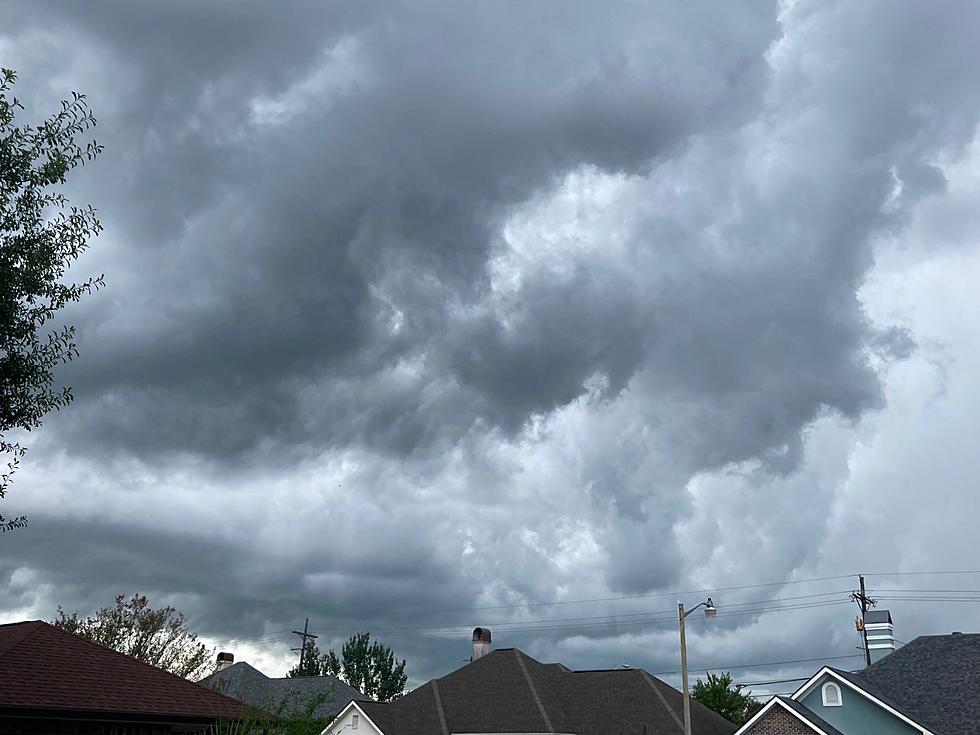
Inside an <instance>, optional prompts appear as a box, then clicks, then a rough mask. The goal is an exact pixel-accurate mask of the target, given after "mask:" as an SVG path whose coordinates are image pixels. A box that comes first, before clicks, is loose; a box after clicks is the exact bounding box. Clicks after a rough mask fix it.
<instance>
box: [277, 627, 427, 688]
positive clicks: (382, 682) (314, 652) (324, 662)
mask: <svg viewBox="0 0 980 735" xmlns="http://www.w3.org/2000/svg"><path fill="white" fill-rule="evenodd" d="M323 674H333V675H334V676H337V677H339V678H340V679H342V680H343V681H345V682H347V683H348V684H349V685H350V686H352V687H354V688H355V689H357V690H359V691H360V692H361V693H363V694H366V695H367V696H369V697H372V698H373V699H376V700H378V701H379V702H390V701H391V700H393V699H397V698H398V697H400V696H401V695H402V694H404V692H405V683H406V682H407V681H408V676H407V675H406V674H405V660H404V659H402V660H401V661H398V660H397V659H396V658H395V654H394V653H393V652H392V650H391V649H390V648H388V646H386V645H384V644H383V643H381V642H380V641H375V642H374V643H372V642H371V634H370V633H357V634H356V635H353V636H351V637H350V638H349V639H348V641H347V642H346V643H345V644H344V645H343V647H342V648H341V649H340V656H337V654H336V653H335V652H334V651H332V650H331V651H327V653H326V654H324V655H322V656H321V655H320V651H319V649H318V648H317V647H316V644H314V643H309V644H307V647H306V649H305V650H304V652H303V656H302V660H301V662H300V663H299V664H297V665H296V666H295V667H293V668H292V669H291V670H290V671H289V673H288V674H287V676H321V675H323Z"/></svg>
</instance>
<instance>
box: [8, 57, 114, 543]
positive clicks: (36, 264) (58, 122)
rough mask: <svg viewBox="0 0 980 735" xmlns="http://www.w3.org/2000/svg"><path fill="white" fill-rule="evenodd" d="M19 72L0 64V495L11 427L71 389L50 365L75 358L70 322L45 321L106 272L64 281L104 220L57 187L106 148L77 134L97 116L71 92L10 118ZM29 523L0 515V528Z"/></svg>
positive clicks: (16, 451)
mask: <svg viewBox="0 0 980 735" xmlns="http://www.w3.org/2000/svg"><path fill="white" fill-rule="evenodd" d="M16 80H17V74H16V72H14V71H13V70H11V69H0V454H2V455H4V456H5V457H7V460H6V462H7V469H6V471H5V472H3V473H2V474H0V498H2V497H3V496H4V495H5V494H6V491H7V488H8V487H9V485H10V480H11V476H12V475H13V474H14V472H15V471H16V469H17V464H18V462H19V460H20V458H21V457H23V456H24V452H25V448H24V447H23V446H21V445H20V444H19V443H18V442H16V441H9V440H8V439H7V435H8V432H10V431H11V430H14V429H21V430H24V431H31V430H32V429H36V428H37V427H39V426H40V425H41V420H42V419H43V418H44V416H45V415H46V414H47V413H49V412H50V411H54V410H57V409H59V408H61V407H63V406H65V405H67V404H68V403H70V402H71V400H72V394H71V389H70V388H67V387H62V388H55V387H54V374H53V371H54V368H55V366H57V365H58V364H60V363H65V362H68V361H69V360H71V359H72V358H73V357H75V356H77V354H78V350H77V348H76V346H75V328H74V327H72V326H63V327H60V328H58V329H54V330H50V331H48V330H47V329H45V326H44V325H45V324H47V323H48V322H50V321H51V320H52V319H53V318H54V317H55V315H56V314H57V313H58V311H60V310H61V309H62V308H64V307H65V306H66V305H67V304H69V303H70V302H73V301H78V300H79V299H80V298H81V297H82V296H83V295H85V294H88V293H91V292H92V291H93V290H96V289H98V288H99V287H100V286H101V285H102V276H99V277H98V278H90V279H88V280H87V281H84V282H82V283H72V282H70V281H65V279H64V275H65V272H66V270H67V269H68V267H69V266H70V265H71V264H72V262H74V261H75V260H78V258H79V256H80V255H81V254H82V253H83V252H84V251H85V249H86V248H87V247H88V240H89V238H91V237H92V236H94V235H97V234H98V233H99V232H100V231H101V229H102V225H101V224H100V223H99V220H98V219H96V216H95V210H93V209H92V207H91V206H88V207H83V208H78V207H69V205H68V199H67V197H66V196H65V195H64V194H62V193H61V192H59V191H58V190H57V188H58V187H59V186H62V185H64V184H65V181H66V177H67V175H68V172H69V171H71V170H72V169H73V168H75V167H76V166H78V165H79V164H83V163H85V162H86V161H90V160H92V159H94V158H95V157H96V156H97V155H98V154H99V153H100V152H101V151H102V146H100V145H98V144H97V143H95V142H94V141H91V142H89V143H86V144H84V145H83V144H81V143H79V142H76V139H77V138H78V137H80V136H82V135H83V134H84V133H86V132H87V131H88V130H89V129H91V128H92V127H94V126H95V117H94V116H93V115H92V113H91V111H90V110H89V109H88V104H87V103H86V101H85V97H84V96H83V95H80V94H77V93H73V94H72V98H71V99H70V100H65V101H63V102H62V103H61V110H60V111H59V112H57V113H55V114H54V115H52V116H51V117H49V118H48V119H47V120H45V121H44V122H43V123H41V124H40V125H38V126H36V127H35V126H33V125H16V124H15V123H14V116H15V114H16V112H17V110H23V109H24V108H23V105H22V104H21V103H20V101H19V100H18V99H17V98H16V97H13V96H8V95H9V93H10V90H11V88H12V87H13V85H14V83H15V82H16ZM26 522H27V520H26V519H25V518H24V517H23V516H21V517H18V518H10V519H8V518H4V517H3V516H0V531H9V530H11V529H13V528H17V527H19V526H23V525H25V524H26Z"/></svg>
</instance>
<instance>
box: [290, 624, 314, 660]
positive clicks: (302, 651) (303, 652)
mask: <svg viewBox="0 0 980 735" xmlns="http://www.w3.org/2000/svg"><path fill="white" fill-rule="evenodd" d="M293 633H295V634H296V635H298V636H299V637H300V638H301V639H302V641H303V642H302V643H301V644H300V647H299V648H291V649H289V650H290V651H299V668H300V671H302V670H303V659H304V658H305V657H306V639H307V638H314V639H315V638H316V637H317V636H315V635H314V634H313V633H310V619H309V618H307V619H306V622H305V623H303V632H302V633H300V632H299V631H298V630H294V631H293Z"/></svg>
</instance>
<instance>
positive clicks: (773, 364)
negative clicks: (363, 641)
mask: <svg viewBox="0 0 980 735" xmlns="http://www.w3.org/2000/svg"><path fill="white" fill-rule="evenodd" d="M977 28H980V5H978V4H976V3H969V2H962V3H958V2H950V3H926V2H921V1H920V0H864V1H863V2H859V3H854V2H836V1H831V0H820V1H819V2H816V1H814V2H806V1H802V0H801V1H800V2H792V1H791V0H787V2H783V3H777V2H771V1H766V2H749V1H748V0H745V1H734V0H733V1H731V2H724V3H719V2H704V3H698V2H684V3H676V2H625V1H624V2H611V3H609V2H603V3H598V2H543V1H542V2H530V3H529V2H525V1H519V2H510V1H501V0H494V1H493V2H482V3H479V2H469V3H459V2H455V1H453V0H443V1H431V2H428V1H424V2H417V1H413V2H410V3H398V2H393V1H392V2H383V3H374V2H365V1H364V0H359V1H358V2H319V1H318V2H309V3H304V2H298V1H292V2H288V3H272V2H264V3H258V2H255V3H239V2H217V1H215V2H196V1H192V0H186V1H184V2H166V3H163V2H160V3H148V2H147V3H134V2H130V0H118V1H115V2H113V1H111V0H101V1H100V2H96V3H80V2H65V3H58V2H38V1H37V0H31V1H30V2H23V3H17V2H14V3H5V4H4V5H3V8H2V9H0V64H2V65H3V66H6V67H12V68H14V69H16V70H17V71H18V72H19V81H18V83H17V87H16V93H17V96H18V97H20V98H21V99H22V100H23V102H24V104H25V106H26V107H27V111H26V113H25V116H26V117H27V118H30V119H37V118H39V117H42V116H43V115H45V114H47V113H49V112H51V111H53V110H54V109H55V106H56V105H57V102H58V100H60V99H61V98H63V97H66V96H67V95H68V94H69V92H70V91H71V90H77V91H79V92H83V93H85V94H87V95H88V98H89V102H90V104H91V106H92V108H93V110H94V111H95V113H96V115H97V117H98V118H99V127H98V129H97V134H96V138H97V139H98V140H99V141H100V142H102V143H103V144H104V145H105V153H104V155H103V156H102V157H101V158H100V159H99V160H98V161H97V162H96V163H95V164H94V165H90V166H86V167H85V168H84V169H83V170H80V171H78V172H76V174H75V175H74V176H73V179H72V181H71V183H70V186H69V189H70V193H71V195H72V197H73V199H74V201H75V202H76V203H87V202H90V203H92V204H93V205H94V206H96V207H97V208H98V210H99V212H100V215H101V218H102V221H103V224H104V225H105V227H106V230H105V233H104V234H103V235H102V236H100V237H99V238H98V239H97V240H96V241H95V242H94V243H93V247H92V249H91V251H90V252H89V253H88V254H87V255H86V256H85V257H84V258H83V259H82V261H80V262H79V263H78V264H77V266H76V268H75V269H74V272H75V274H76V275H77V277H79V278H82V277H85V276H87V275H90V274H92V273H101V272H104V273H105V278H106V282H107V288H105V289H104V290H103V291H101V292H100V293H99V294H97V295H96V296H93V297H91V298H88V299H87V300H86V301H85V302H84V303H82V304H81V305H79V306H78V307H77V308H74V309H73V310H72V311H71V312H70V313H69V314H68V315H67V317H68V318H69V320H70V321H71V322H73V323H75V324H76V325H77V326H78V330H79V347H80V352H81V356H80V357H79V358H78V359H77V360H76V361H75V362H74V363H72V364H71V365H70V366H68V367H67V368H66V369H63V370H62V371H61V373H60V374H59V378H61V379H63V380H64V381H66V382H68V383H70V384H71V385H72V386H73V388H74V392H75V395H76V401H75V403H74V404H73V405H72V406H70V407H69V408H68V409H66V410H64V411H62V412H61V413H60V414H58V415H53V416H50V417H49V418H48V419H47V420H46V422H45V425H44V427H43V428H42V429H41V430H40V431H37V432H35V433H33V434H32V435H31V436H30V437H29V442H28V443H29V446H30V454H29V455H28V457H27V458H26V460H25V462H24V465H23V469H22V471H21V472H20V473H19V474H18V476H17V478H16V481H15V484H14V486H13V487H12V489H11V492H10V494H9V495H8V497H7V499H5V500H4V501H3V503H4V508H3V513H4V515H7V516H10V515H17V514H19V513H26V514H28V515H29V516H30V519H31V524H30V526H29V527H28V528H27V529H24V530H19V531H16V532H14V533H12V534H6V535H4V536H2V537H0V619H2V620H3V621H12V620H18V619H24V618H45V619H51V618H52V617H53V616H54V614H55V609H56V607H57V606H58V605H59V604H60V605H63V606H64V607H65V608H66V609H69V610H79V611H82V612H88V611H91V610H92V609H94V608H95V607H98V606H100V605H101V604H105V603H108V602H109V601H111V599H112V597H113V595H114V594H116V593H119V592H123V593H130V592H134V591H141V592H143V593H146V594H148V595H149V596H150V597H151V600H152V602H154V603H157V604H165V603H170V604H175V605H177V606H178V607H179V608H180V609H182V610H183V611H185V612H186V613H187V615H188V616H189V618H190V620H191V622H192V626H193V627H194V629H195V630H197V631H199V632H200V633H201V634H202V635H204V636H205V637H206V638H207V639H208V640H209V641H211V642H213V643H214V644H215V645H218V646H220V647H221V648H223V649H225V650H231V651H233V652H234V653H235V654H236V656H237V658H238V659H239V660H241V659H246V660H249V661H250V662H251V663H253V664H255V665H256V666H258V667H259V668H261V669H262V670H263V671H265V672H266V673H268V674H270V675H282V674H283V673H284V672H285V670H286V669H287V667H288V666H289V665H290V664H291V662H292V660H293V657H294V654H291V653H290V652H289V648H290V647H291V646H295V645H296V643H297V640H296V637H295V636H290V635H289V634H288V631H289V630H291V629H294V628H296V627H301V626H302V624H303V620H304V618H306V617H309V618H310V621H311V627H312V628H313V629H314V630H315V631H316V632H318V633H319V634H320V636H321V637H320V642H321V647H323V648H326V647H329V646H330V645H331V644H333V645H336V644H338V643H339V642H340V641H341V640H343V639H344V638H346V637H347V635H349V634H350V633H352V632H355V631H358V630H369V631H372V632H374V633H375V635H376V636H377V637H380V638H381V639H382V640H384V641H385V642H386V643H388V644H389V645H391V646H392V647H393V648H394V649H395V651H396V653H397V654H398V655H399V656H402V657H405V658H407V659H408V672H409V674H410V677H411V681H412V682H413V683H419V682H421V681H424V680H426V679H428V678H430V677H432V676H441V675H443V674H445V673H448V671H450V670H451V669H453V668H455V667H456V666H458V665H459V664H460V663H461V662H462V661H463V659H465V658H466V657H467V656H468V655H469V650H470V648H469V631H470V630H471V629H472V627H473V626H474V625H478V624H486V625H489V626H490V627H491V628H492V629H493V630H494V641H495V645H496V646H498V647H504V646H518V647H520V648H522V649H523V650H525V651H527V652H528V653H529V654H531V655H533V656H535V657H538V658H540V659H542V660H547V661H561V662H563V663H565V664H566V665H568V666H571V667H575V668H586V667H612V666H616V665H619V664H622V663H626V664H630V665H634V666H644V667H646V668H648V669H649V670H651V671H654V672H657V671H671V670H674V669H676V668H677V667H678V656H677V633H676V628H675V622H674V620H673V618H672V617H671V616H672V612H671V611H672V609H676V608H675V603H676V600H677V599H678V591H688V592H687V593H685V594H682V595H680V597H681V598H682V599H684V600H685V601H686V602H687V603H688V604H689V605H693V604H696V603H697V602H699V601H701V600H702V599H703V598H704V596H705V595H704V593H699V592H697V591H698V590H702V589H709V588H710V589H712V590H716V591H714V592H712V593H711V594H712V596H713V598H714V600H715V602H716V604H717V605H718V606H719V611H720V612H721V613H730V614H728V615H719V617H718V618H717V619H716V620H715V621H714V622H712V623H710V624H709V623H706V622H704V621H699V622H697V623H696V624H694V625H692V632H691V639H690V641H691V642H690V649H691V654H690V658H691V663H692V666H693V668H694V669H695V670H698V669H701V670H703V668H704V667H707V666H712V667H714V666H725V667H728V668H731V669H732V670H733V671H735V672H736V674H737V678H739V679H740V680H742V681H759V680H765V679H771V678H780V677H781V676H791V675H801V674H804V673H807V672H808V671H812V670H814V669H815V668H816V667H817V665H818V663H816V662H809V661H804V662H800V663H798V664H786V665H780V666H776V665H770V666H764V667H763V666H759V667H747V665H749V664H757V663H766V662H777V661H789V660H798V659H817V658H821V657H837V656H850V655H853V654H855V652H856V649H855V646H856V645H857V643H858V639H857V636H856V634H855V632H854V624H853V620H854V614H855V610H856V608H855V606H854V605H853V603H848V602H847V593H848V592H849V591H850V590H851V589H853V588H854V586H855V585H856V579H855V578H854V577H853V576H849V577H847V578H842V579H823V578H825V577H837V576H842V575H853V574H855V573H857V572H866V573H868V574H869V575H871V576H869V580H868V582H869V585H870V586H871V587H872V588H875V589H880V590H897V589H916V590H925V589H928V590H933V589H937V590H959V589H962V590H977V592H975V593H974V594H973V596H974V597H978V596H980V574H978V575H971V574H959V575H935V574H923V575H909V574H906V575H902V576H888V575H886V574H885V573H889V572H898V571H901V572H937V571H954V570H955V571H965V570H972V569H977V568H980V559H978V555H977V552H976V548H977V545H976V528H977V518H978V514H980V494H978V493H977V477H980V451H977V437H978V436H980V391H978V390H977V383H976V381H977V376H978V375H980V319H978V316H980V309H978V307H980V296H978V292H977V286H976V284H977V283H978V282H980V237H978V234H977V233H978V232H980V229H978V227H980V207H977V205H976V202H977V201H978V197H980V142H978V138H977V124H978V115H980V72H978V69H980V44H978V43H977ZM814 578H820V579H819V580H818V581H809V582H799V580H811V579H814ZM784 580H796V581H797V583H793V584H787V585H785V586H782V585H770V586H761V587H748V588H744V589H725V588H734V587H743V586H745V585H754V584H763V583H770V582H779V581H784ZM879 594H880V596H881V597H887V596H888V593H887V592H881V593H879ZM894 594H895V593H892V595H894ZM915 594H916V595H918V596H923V595H925V596H928V595H930V594H931V595H934V596H935V595H939V594H943V595H949V594H951V593H915ZM967 594H969V593H967ZM906 596H909V595H906ZM582 600H591V602H580V601H582ZM597 600H598V601H597ZM559 601H560V602H563V603H565V604H559V605H541V604H538V603H546V602H559ZM824 603H826V604H824ZM832 603H837V604H832ZM881 606H882V607H885V606H887V607H890V609H891V610H892V612H893V616H894V618H895V622H896V635H897V636H898V638H899V639H900V640H904V641H908V640H911V639H912V637H914V636H916V635H919V634H924V633H940V632H949V631H950V630H954V629H956V630H977V629H980V601H970V602H935V601H927V600H918V601H913V600H892V601H890V602H889V601H886V600H882V603H881ZM779 607H783V608H786V609H783V610H781V611H780V610H777V609H774V608H779ZM751 611H756V612H754V613H752V614H749V613H750V612H751ZM735 613H739V614H735ZM611 616H617V617H616V621H617V624H616V625H610V619H611ZM536 626H537V627H539V628H540V629H538V630H533V629H532V628H534V627H536ZM434 628H438V629H439V630H433V629H434ZM832 662H833V663H837V664H838V665H841V666H845V667H857V666H858V665H859V664H860V659H858V658H852V659H849V660H848V659H833V661H832ZM667 678H668V680H670V681H672V682H674V683H676V682H677V678H676V677H673V678H671V677H670V676H668V677H667ZM792 688H793V685H792V684H782V685H776V686H772V687H767V686H762V687H757V692H766V691H786V690H788V689H792Z"/></svg>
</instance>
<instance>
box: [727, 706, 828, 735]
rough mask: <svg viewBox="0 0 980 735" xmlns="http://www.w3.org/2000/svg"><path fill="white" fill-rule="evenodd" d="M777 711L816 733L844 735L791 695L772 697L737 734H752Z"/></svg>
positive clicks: (815, 734) (773, 717) (820, 734)
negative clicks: (791, 697)
mask: <svg viewBox="0 0 980 735" xmlns="http://www.w3.org/2000/svg"><path fill="white" fill-rule="evenodd" d="M777 712H778V713H783V714H784V715H785V716H786V717H790V718H793V719H794V720H796V721H797V722H801V723H803V724H804V725H805V726H806V727H807V729H808V730H809V731H810V732H812V733H814V735H842V734H841V732H840V731H839V730H837V729H836V728H834V727H833V726H832V725H831V724H830V723H828V722H826V721H825V720H823V719H822V718H820V717H818V716H817V715H816V714H814V713H813V712H811V711H810V710H808V709H807V708H806V707H804V706H803V705H801V704H800V703H799V702H796V701H794V700H792V699H790V698H789V697H773V698H772V699H770V700H769V701H768V702H766V704H765V706H764V707H763V708H762V709H760V710H759V711H758V712H756V713H755V715H753V716H752V718H751V719H750V720H749V721H748V722H746V723H745V724H744V725H742V726H741V727H740V728H739V729H738V731H737V732H736V733H735V735H750V734H751V733H753V732H755V728H756V727H757V726H758V725H760V724H761V723H763V722H764V721H767V720H773V719H775V717H776V716H777V714H776V713H777ZM768 724H769V725H770V727H771V726H772V723H771V722H770V723H768ZM780 731H781V730H780Z"/></svg>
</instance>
